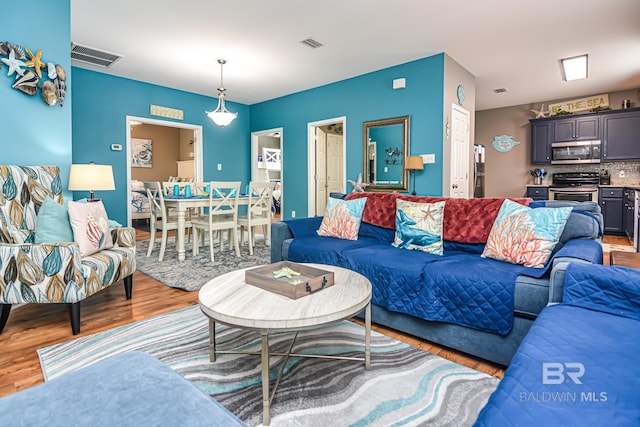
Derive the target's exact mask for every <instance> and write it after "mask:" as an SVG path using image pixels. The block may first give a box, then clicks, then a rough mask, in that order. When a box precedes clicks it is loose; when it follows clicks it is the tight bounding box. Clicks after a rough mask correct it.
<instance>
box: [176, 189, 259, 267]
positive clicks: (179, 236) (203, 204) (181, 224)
mask: <svg viewBox="0 0 640 427" xmlns="http://www.w3.org/2000/svg"><path fill="white" fill-rule="evenodd" d="M216 199H219V201H220V202H221V203H222V201H223V200H225V199H224V198H222V197H213V200H214V202H215V201H216ZM164 204H165V206H166V207H167V208H172V209H173V210H174V212H176V214H177V220H178V229H177V230H176V246H177V247H178V261H184V259H185V250H184V240H185V233H184V228H185V222H186V216H187V211H189V209H192V208H208V207H209V196H201V195H194V196H191V197H186V196H170V195H165V196H164ZM248 204H249V196H248V195H242V194H241V195H240V196H238V206H242V205H245V206H247V205H248ZM194 244H195V242H194Z"/></svg>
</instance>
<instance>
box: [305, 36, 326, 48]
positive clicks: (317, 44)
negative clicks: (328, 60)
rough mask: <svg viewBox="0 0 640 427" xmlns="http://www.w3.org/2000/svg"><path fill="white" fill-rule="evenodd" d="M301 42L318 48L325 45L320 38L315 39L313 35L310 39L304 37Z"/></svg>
mask: <svg viewBox="0 0 640 427" xmlns="http://www.w3.org/2000/svg"><path fill="white" fill-rule="evenodd" d="M300 43H302V44H303V45H305V46H309V47H310V48H312V49H317V48H319V47H322V46H324V45H323V44H322V43H320V42H319V41H318V40H314V39H312V38H311V37H309V38H308V39H304V40H302V41H301V42H300Z"/></svg>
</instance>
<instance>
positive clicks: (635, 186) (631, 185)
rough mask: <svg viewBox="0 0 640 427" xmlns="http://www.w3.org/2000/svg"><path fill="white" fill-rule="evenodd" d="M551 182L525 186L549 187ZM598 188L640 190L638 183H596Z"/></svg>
mask: <svg viewBox="0 0 640 427" xmlns="http://www.w3.org/2000/svg"><path fill="white" fill-rule="evenodd" d="M551 186H552V184H527V187H551ZM598 187H599V188H630V189H632V190H638V191H640V183H625V184H610V185H598Z"/></svg>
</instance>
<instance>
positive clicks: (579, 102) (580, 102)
mask: <svg viewBox="0 0 640 427" xmlns="http://www.w3.org/2000/svg"><path fill="white" fill-rule="evenodd" d="M608 106H609V95H607V94H604V95H595V96H588V97H586V98H580V99H574V100H572V101H563V102H558V103H557V104H550V105H549V111H550V112H551V115H552V116H553V115H554V114H558V113H559V112H560V111H568V112H569V113H575V112H577V111H589V110H592V109H594V108H597V107H601V108H604V107H608Z"/></svg>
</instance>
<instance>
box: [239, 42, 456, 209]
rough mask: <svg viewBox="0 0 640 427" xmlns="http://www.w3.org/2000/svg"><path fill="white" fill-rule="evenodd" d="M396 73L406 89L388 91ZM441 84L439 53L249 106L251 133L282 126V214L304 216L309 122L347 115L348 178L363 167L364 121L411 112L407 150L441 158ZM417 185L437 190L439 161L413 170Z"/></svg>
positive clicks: (428, 191)
mask: <svg viewBox="0 0 640 427" xmlns="http://www.w3.org/2000/svg"><path fill="white" fill-rule="evenodd" d="M327 66H329V65H327ZM401 77H404V78H406V79H407V86H406V88H405V89H400V90H393V89H392V81H393V79H396V78H401ZM443 84H444V54H438V55H434V56H430V57H428V58H424V59H420V60H417V61H413V62H409V63H406V64H402V65H398V66H395V67H391V68H386V69H383V70H379V71H375V72H372V73H368V74H364V75H362V76H358V77H354V78H351V79H348V80H343V81H340V82H336V83H332V84H329V85H326V86H321V87H318V88H314V89H310V90H307V91H304V92H299V93H295V94H292V95H289V96H285V97H282V98H277V99H274V100H270V101H265V102H262V103H259V104H254V105H252V106H251V132H255V131H260V130H266V129H272V128H276V127H282V128H283V164H284V174H283V183H284V193H283V201H284V207H285V210H286V211H285V212H283V217H284V218H285V219H286V218H289V217H290V215H291V211H292V210H295V211H296V216H297V217H303V216H306V215H307V207H308V200H307V191H308V190H307V189H308V179H309V177H308V172H307V124H308V123H309V122H315V121H320V120H325V119H330V118H334V117H342V116H345V117H346V118H347V120H346V153H347V154H346V155H347V179H352V180H355V179H356V178H357V176H358V173H361V172H362V145H363V140H362V123H363V122H365V121H369V120H377V119H384V118H390V117H398V116H404V115H410V116H411V128H410V137H411V153H410V154H414V155H415V154H431V153H435V155H436V159H442V158H443V156H442V141H443V130H442V123H443V96H444V95H443ZM416 186H417V188H418V189H419V190H420V194H425V195H441V194H442V163H441V161H439V162H438V163H436V164H433V165H429V167H428V168H425V170H424V171H422V172H420V173H418V174H416ZM348 191H350V188H348Z"/></svg>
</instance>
